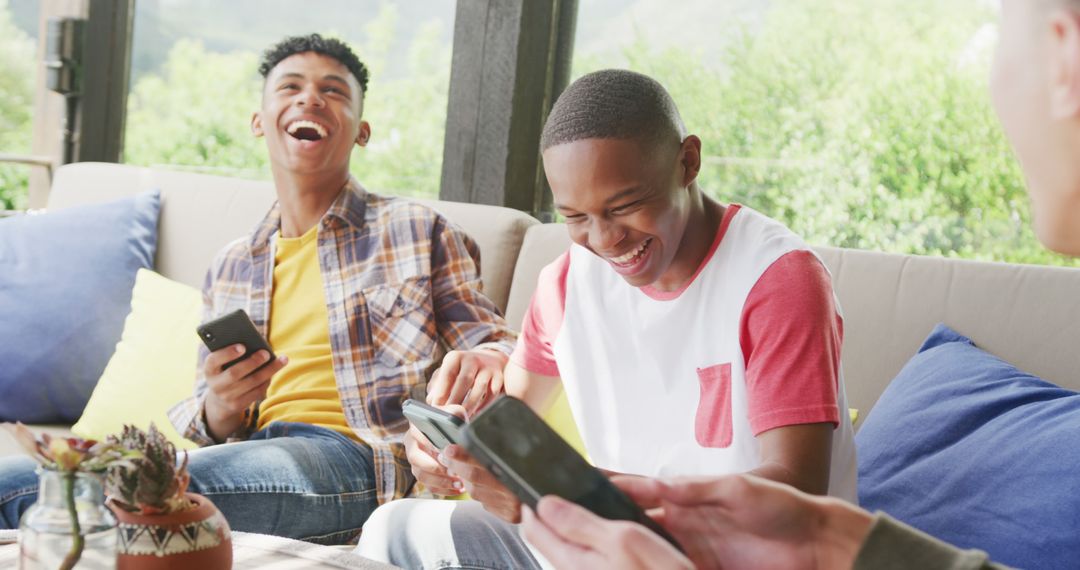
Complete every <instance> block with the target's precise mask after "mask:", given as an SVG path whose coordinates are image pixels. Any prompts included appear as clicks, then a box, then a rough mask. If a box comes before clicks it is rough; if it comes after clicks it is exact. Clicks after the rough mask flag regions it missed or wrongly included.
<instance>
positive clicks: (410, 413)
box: [401, 399, 465, 451]
mask: <svg viewBox="0 0 1080 570" xmlns="http://www.w3.org/2000/svg"><path fill="white" fill-rule="evenodd" d="M401 411H402V412H403V413H404V414H405V417H406V418H408V419H409V422H410V423H412V425H414V426H416V429H418V430H420V432H421V433H423V434H424V436H426V437H427V438H428V441H430V442H431V443H432V445H434V446H435V447H437V448H438V449H439V450H440V451H442V450H443V449H445V448H446V446H448V445H450V444H452V443H456V444H461V441H462V439H461V430H462V429H463V428H464V427H465V420H463V419H461V418H459V417H457V416H455V415H454V414H451V413H449V412H444V411H442V410H440V409H439V408H436V407H434V406H429V405H427V404H425V403H423V402H420V401H417V400H413V399H408V400H405V403H404V404H402V405H401Z"/></svg>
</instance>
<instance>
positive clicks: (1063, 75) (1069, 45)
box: [1048, 9, 1080, 119]
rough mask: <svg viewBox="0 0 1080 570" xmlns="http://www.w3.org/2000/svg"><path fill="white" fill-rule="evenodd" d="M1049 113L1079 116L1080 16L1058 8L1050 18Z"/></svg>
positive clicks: (1064, 117)
mask: <svg viewBox="0 0 1080 570" xmlns="http://www.w3.org/2000/svg"><path fill="white" fill-rule="evenodd" d="M1050 30H1051V42H1050V46H1049V48H1048V49H1049V50H1050V52H1051V53H1050V113H1051V115H1052V116H1053V117H1054V118H1055V119H1068V118H1072V117H1080V14H1077V13H1075V12H1073V11H1071V10H1067V9H1061V10H1058V11H1056V12H1055V13H1054V14H1052V15H1051V16H1050Z"/></svg>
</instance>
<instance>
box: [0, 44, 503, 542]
mask: <svg viewBox="0 0 1080 570" xmlns="http://www.w3.org/2000/svg"><path fill="white" fill-rule="evenodd" d="M260 72H261V74H262V76H263V77H264V83H263V92H262V100H261V105H260V108H259V109H258V110H257V111H255V112H254V114H253V115H252V117H251V131H252V133H253V134H254V135H255V136H257V137H262V138H264V139H265V141H266V147H267V150H268V152H269V156H270V165H271V171H272V174H273V181H274V187H275V189H276V191H277V198H278V200H277V203H276V204H275V205H274V206H273V208H272V209H271V211H270V212H269V214H267V216H266V218H265V219H264V220H263V221H262V222H260V223H259V225H258V226H257V227H256V228H254V231H253V232H252V233H251V234H250V235H248V236H246V237H244V238H241V239H239V240H237V241H235V242H233V243H232V244H230V245H228V246H227V247H226V248H225V249H224V250H222V251H221V252H220V253H219V254H218V256H217V258H216V259H215V260H214V261H213V263H212V265H211V268H210V271H209V273H208V274H207V279H206V285H205V287H204V317H205V318H204V321H209V320H210V319H212V318H215V317H220V316H222V315H225V314H226V313H230V312H231V311H234V310H236V309H244V310H245V311H247V313H248V314H249V315H250V317H251V320H252V321H253V323H254V324H255V327H256V328H257V329H258V332H259V333H261V334H262V335H263V336H265V337H266V338H267V340H268V341H269V344H270V346H271V347H272V349H273V351H274V352H275V353H276V354H277V355H278V358H277V359H276V360H271V359H270V358H271V357H270V354H269V353H268V352H267V351H266V350H259V351H257V352H255V353H254V354H253V355H252V356H250V357H248V358H246V359H244V360H242V361H240V362H238V363H236V364H235V365H232V366H229V367H228V368H227V369H226V367H225V365H226V364H228V363H231V362H232V361H234V360H236V359H237V358H238V357H240V356H242V355H243V354H244V352H245V348H244V346H241V345H239V344H236V345H231V346H226V347H224V348H222V349H220V350H216V351H214V352H213V353H208V352H207V350H205V349H203V350H201V351H200V354H199V366H198V378H197V381H196V386H195V394H194V395H193V396H192V397H191V398H190V399H188V400H186V401H184V402H182V403H181V404H179V405H178V406H176V407H175V408H174V409H173V410H172V412H171V413H170V419H172V421H173V423H174V424H175V425H176V426H177V429H178V431H179V432H180V433H181V434H183V435H184V436H185V437H187V438H188V439H191V440H192V441H195V442H196V443H198V444H200V445H202V446H204V447H203V448H201V449H198V450H195V451H194V452H192V453H191V460H190V464H189V466H188V468H189V470H190V472H191V488H190V490H192V491H195V492H198V493H201V494H203V495H205V496H207V497H209V498H210V499H211V500H213V502H214V503H215V504H216V505H217V507H218V508H219V509H220V510H221V511H222V513H223V514H224V515H225V516H226V518H227V519H228V520H229V525H230V526H231V527H232V528H233V530H239V531H245V532H257V533H263V534H276V535H280V536H287V537H292V538H300V539H304V540H309V541H313V542H319V543H329V544H342V543H345V542H348V541H350V540H351V539H352V538H353V537H355V535H356V534H357V533H358V532H359V530H360V527H361V526H362V525H363V524H364V521H365V520H367V517H368V514H369V513H371V511H373V510H374V509H375V507H376V506H378V505H379V504H381V503H384V502H387V501H390V500H392V499H396V498H399V497H402V496H404V495H406V494H407V493H409V492H410V491H411V489H412V487H413V482H414V481H413V477H412V474H411V473H410V470H409V464H408V461H407V460H406V458H405V449H404V446H403V444H402V438H403V436H404V431H405V429H406V427H407V426H408V424H407V423H406V421H405V420H404V417H403V415H402V411H401V405H402V402H403V401H404V400H405V398H406V397H407V396H408V395H409V393H410V392H411V391H412V390H413V388H414V387H417V386H422V385H423V384H425V383H426V382H427V371H428V369H429V368H430V367H431V366H432V365H433V364H435V363H436V362H437V360H438V358H439V357H440V354H441V348H440V344H445V345H446V346H449V347H450V348H451V349H456V351H455V352H452V353H450V354H451V356H448V357H447V360H448V361H450V365H444V366H443V370H444V372H443V377H447V376H449V375H450V374H451V373H452V374H453V377H450V378H448V379H444V380H439V379H438V378H436V379H435V380H436V381H438V382H442V383H443V384H446V383H447V382H449V381H453V382H454V383H455V387H456V388H457V390H455V391H454V392H452V393H450V401H453V402H455V403H464V404H466V405H467V406H472V407H475V406H476V405H477V404H478V403H479V402H481V401H483V400H484V398H485V397H486V395H487V394H488V393H489V392H492V391H494V392H499V391H501V389H502V381H501V378H502V369H503V366H504V364H505V362H506V360H507V355H508V354H509V352H510V350H511V348H512V347H513V341H514V338H515V334H514V333H513V331H512V330H510V329H509V328H508V327H507V326H506V323H505V322H504V321H503V319H502V317H501V316H500V315H499V312H498V310H497V308H496V307H495V305H494V303H492V302H491V301H490V300H489V299H488V298H486V297H485V296H484V295H483V293H482V292H481V282H480V275H479V250H478V248H477V246H476V244H475V243H474V242H473V241H472V240H471V239H470V238H469V237H468V236H466V235H465V234H464V232H462V231H461V230H460V229H459V228H457V227H456V226H454V225H453V224H451V223H450V222H449V221H448V220H447V219H446V218H444V217H443V216H441V215H439V214H437V213H436V212H434V211H433V210H431V209H429V208H427V207H424V206H421V205H418V204H416V203H413V202H409V201H405V200H398V199H394V198H387V197H382V196H378V195H376V194H372V193H369V192H367V191H366V190H365V189H364V188H363V187H362V186H361V185H360V183H359V182H358V181H357V180H356V179H354V178H353V177H352V176H350V174H349V159H350V155H351V153H352V151H353V149H354V148H357V147H361V148H362V147H364V146H366V145H367V143H368V141H369V139H370V138H371V127H370V125H369V124H368V123H367V121H365V120H363V110H364V98H365V94H366V91H367V86H368V71H367V68H366V67H365V66H364V64H363V63H361V62H360V60H359V59H358V58H357V57H356V55H355V54H354V53H353V52H352V51H351V50H350V49H349V47H348V46H347V45H345V44H344V43H342V42H341V41H338V40H335V39H325V38H322V37H320V36H318V35H310V36H302V37H292V38H287V39H285V40H284V41H282V42H280V43H278V44H277V45H275V46H273V47H272V48H270V49H269V50H268V51H267V52H266V53H265V55H264V56H263V60H262V62H261V66H260ZM192 229H193V231H194V230H195V228H192ZM192 334H195V331H192ZM204 338H205V337H204ZM223 442H238V443H229V444H227V445H215V444H219V443H223ZM36 485H37V478H36V477H35V476H34V471H33V465H32V462H27V461H25V460H24V459H23V458H19V461H18V462H17V464H9V463H6V462H0V527H6V528H15V526H16V525H17V524H18V522H19V516H20V515H21V513H22V511H24V510H25V509H26V508H28V507H29V506H30V505H31V504H33V502H34V501H35V500H36V494H37V490H36Z"/></svg>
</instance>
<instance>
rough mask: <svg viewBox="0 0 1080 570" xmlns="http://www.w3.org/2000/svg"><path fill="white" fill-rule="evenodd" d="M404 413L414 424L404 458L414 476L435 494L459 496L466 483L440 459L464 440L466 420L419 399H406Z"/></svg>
mask: <svg viewBox="0 0 1080 570" xmlns="http://www.w3.org/2000/svg"><path fill="white" fill-rule="evenodd" d="M401 410H402V412H403V413H404V414H405V417H406V418H407V419H408V420H409V423H410V424H411V427H410V428H409V432H408V433H407V434H406V435H405V456H406V457H407V458H408V460H409V465H411V466H412V473H413V476H414V477H416V480H417V481H419V482H420V483H422V484H423V485H424V486H425V487H427V489H428V490H429V491H431V492H432V493H435V494H436V495H444V496H453V495H460V494H461V493H462V492H463V489H464V485H463V483H462V482H461V481H460V480H458V479H457V478H456V477H454V476H452V475H450V473H449V472H448V471H447V468H446V466H445V465H443V464H441V463H440V462H439V456H440V455H441V453H442V451H443V450H444V449H446V448H447V447H448V446H450V445H452V444H455V443H458V442H460V441H461V434H460V430H461V428H462V427H463V426H464V424H465V421H464V420H462V419H461V418H459V417H458V416H455V415H454V414H451V413H450V412H447V411H445V410H442V409H439V408H436V407H434V406H430V405H428V404H425V403H424V402H421V401H418V400H412V399H409V400H405V403H404V404H402V406H401Z"/></svg>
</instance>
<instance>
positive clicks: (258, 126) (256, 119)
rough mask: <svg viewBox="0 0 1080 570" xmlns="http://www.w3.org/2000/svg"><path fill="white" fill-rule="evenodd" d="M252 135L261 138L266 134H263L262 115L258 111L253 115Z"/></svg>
mask: <svg viewBox="0 0 1080 570" xmlns="http://www.w3.org/2000/svg"><path fill="white" fill-rule="evenodd" d="M251 134H253V135H255V136H256V137H261V136H263V135H264V134H265V133H263V126H262V114H261V113H259V112H258V111H255V112H254V113H252V114H251Z"/></svg>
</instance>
